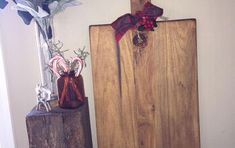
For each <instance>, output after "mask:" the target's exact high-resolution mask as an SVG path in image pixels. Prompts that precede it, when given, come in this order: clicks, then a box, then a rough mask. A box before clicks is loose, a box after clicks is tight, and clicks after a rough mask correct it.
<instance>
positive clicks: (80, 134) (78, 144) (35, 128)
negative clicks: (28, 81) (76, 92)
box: [26, 99, 92, 148]
mask: <svg viewBox="0 0 235 148" xmlns="http://www.w3.org/2000/svg"><path fill="white" fill-rule="evenodd" d="M26 125H27V132H28V138H29V148H92V139H91V128H90V120H89V109H88V101H87V99H86V101H85V103H84V104H83V105H82V106H81V107H80V108H78V109H72V110H71V109H62V108H59V107H54V108H52V110H51V111H50V112H46V111H38V110H36V108H34V109H33V110H32V111H31V112H30V113H29V114H28V115H27V116H26Z"/></svg>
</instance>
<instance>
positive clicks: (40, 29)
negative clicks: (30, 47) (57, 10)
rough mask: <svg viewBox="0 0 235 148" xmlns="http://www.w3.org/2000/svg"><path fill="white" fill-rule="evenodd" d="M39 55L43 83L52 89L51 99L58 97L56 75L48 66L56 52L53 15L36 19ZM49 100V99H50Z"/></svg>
mask: <svg viewBox="0 0 235 148" xmlns="http://www.w3.org/2000/svg"><path fill="white" fill-rule="evenodd" d="M36 30H37V43H38V55H39V63H40V72H41V85H42V86H43V87H44V88H46V89H48V90H50V92H51V96H50V100H54V99H57V96H58V92H57V85H56V76H55V74H53V73H52V71H51V70H50V68H49V67H48V62H49V60H50V59H51V58H52V56H53V55H54V54H55V53H54V51H53V44H54V27H53V17H46V18H41V19H37V20H36ZM50 100H48V101H50Z"/></svg>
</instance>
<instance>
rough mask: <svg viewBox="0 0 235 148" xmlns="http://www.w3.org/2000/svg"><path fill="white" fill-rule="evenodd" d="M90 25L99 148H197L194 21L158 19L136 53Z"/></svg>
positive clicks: (104, 28)
mask: <svg viewBox="0 0 235 148" xmlns="http://www.w3.org/2000/svg"><path fill="white" fill-rule="evenodd" d="M133 35H134V31H132V30H130V31H128V32H127V33H126V34H125V35H124V37H123V38H122V39H121V40H120V42H119V43H116V42H115V40H114V30H113V29H112V27H111V26H109V25H99V26H91V27H90V43H91V57H92V71H93V72H92V73H93V85H94V99H95V111H96V126H97V137H98V146H99V148H199V147H200V142H199V115H198V91H197V53H196V21H195V20H194V19H189V20H178V21H164V22H159V27H158V28H157V29H156V31H154V32H149V33H148V45H147V47H146V48H145V49H144V50H143V51H142V52H141V54H140V53H139V52H138V50H136V48H135V47H134V46H133V44H132V38H133Z"/></svg>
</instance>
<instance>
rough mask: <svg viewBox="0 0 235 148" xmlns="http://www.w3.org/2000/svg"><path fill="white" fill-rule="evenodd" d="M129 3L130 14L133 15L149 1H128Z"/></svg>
mask: <svg viewBox="0 0 235 148" xmlns="http://www.w3.org/2000/svg"><path fill="white" fill-rule="evenodd" d="M130 1H131V13H132V14H135V13H136V11H141V10H142V9H143V6H144V4H145V3H146V2H148V1H149V2H151V0H130Z"/></svg>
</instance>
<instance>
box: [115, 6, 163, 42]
mask: <svg viewBox="0 0 235 148" xmlns="http://www.w3.org/2000/svg"><path fill="white" fill-rule="evenodd" d="M162 14H163V9H162V8H160V7H157V6H155V5H153V4H152V3H150V2H146V3H145V4H144V9H143V11H138V12H136V13H135V15H132V14H130V13H127V14H124V15H123V16H120V17H119V18H118V19H117V20H115V21H114V22H113V23H112V24H111V26H112V27H113V29H114V30H115V39H116V41H119V40H120V39H121V38H122V36H123V35H124V34H125V33H126V32H127V31H128V30H129V29H131V28H135V27H136V25H137V23H138V22H140V21H141V20H142V18H143V17H145V16H148V17H150V18H153V19H155V20H156V19H157V17H159V16H161V15H162Z"/></svg>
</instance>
